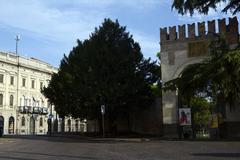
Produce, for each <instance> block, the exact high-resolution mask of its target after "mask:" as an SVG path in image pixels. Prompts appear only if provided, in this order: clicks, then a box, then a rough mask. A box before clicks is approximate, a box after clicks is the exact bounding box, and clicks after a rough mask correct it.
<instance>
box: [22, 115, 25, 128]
mask: <svg viewBox="0 0 240 160" xmlns="http://www.w3.org/2000/svg"><path fill="white" fill-rule="evenodd" d="M21 124H22V126H25V117H22V123H21Z"/></svg>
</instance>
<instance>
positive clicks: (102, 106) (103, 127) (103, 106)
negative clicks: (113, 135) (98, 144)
mask: <svg viewBox="0 0 240 160" xmlns="http://www.w3.org/2000/svg"><path fill="white" fill-rule="evenodd" d="M101 114H102V132H103V138H104V137H105V126H104V114H105V105H101Z"/></svg>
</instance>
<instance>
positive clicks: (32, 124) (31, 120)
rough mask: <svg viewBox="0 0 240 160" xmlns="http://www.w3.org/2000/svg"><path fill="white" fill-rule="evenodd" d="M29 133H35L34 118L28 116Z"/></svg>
mask: <svg viewBox="0 0 240 160" xmlns="http://www.w3.org/2000/svg"><path fill="white" fill-rule="evenodd" d="M30 134H35V119H34V118H33V117H31V118H30Z"/></svg>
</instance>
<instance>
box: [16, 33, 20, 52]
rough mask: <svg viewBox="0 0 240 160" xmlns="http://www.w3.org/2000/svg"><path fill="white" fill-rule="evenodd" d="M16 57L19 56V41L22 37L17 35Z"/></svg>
mask: <svg viewBox="0 0 240 160" xmlns="http://www.w3.org/2000/svg"><path fill="white" fill-rule="evenodd" d="M15 40H16V55H17V54H18V41H19V40H20V35H17V36H16V38H15Z"/></svg>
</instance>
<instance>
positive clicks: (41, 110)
mask: <svg viewBox="0 0 240 160" xmlns="http://www.w3.org/2000/svg"><path fill="white" fill-rule="evenodd" d="M18 111H19V112H20V113H22V114H27V113H29V114H41V115H47V114H48V109H47V108H46V107H31V106H19V110H18Z"/></svg>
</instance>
